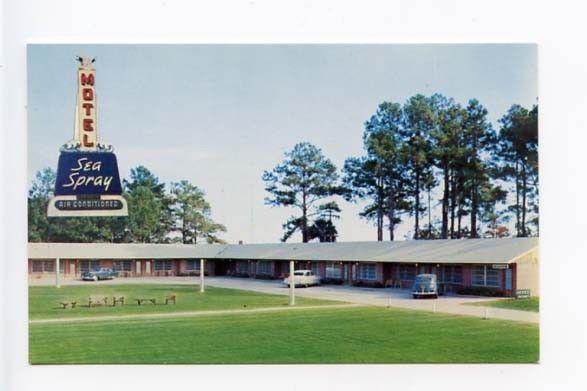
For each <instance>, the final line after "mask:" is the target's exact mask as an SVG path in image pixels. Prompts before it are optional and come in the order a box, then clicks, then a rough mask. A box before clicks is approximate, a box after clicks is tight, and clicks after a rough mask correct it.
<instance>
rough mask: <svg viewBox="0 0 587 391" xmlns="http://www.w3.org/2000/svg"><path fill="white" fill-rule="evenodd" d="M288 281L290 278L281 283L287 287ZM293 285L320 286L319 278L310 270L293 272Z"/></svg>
mask: <svg viewBox="0 0 587 391" xmlns="http://www.w3.org/2000/svg"><path fill="white" fill-rule="evenodd" d="M290 281H291V280H290V277H287V278H285V279H284V280H283V283H284V284H285V285H287V286H288V287H289V284H290ZM294 285H295V286H305V287H308V286H311V285H320V277H318V276H317V275H315V274H314V272H313V271H311V270H296V271H294Z"/></svg>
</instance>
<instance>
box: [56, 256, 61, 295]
mask: <svg viewBox="0 0 587 391" xmlns="http://www.w3.org/2000/svg"><path fill="white" fill-rule="evenodd" d="M59 261H60V259H59V258H55V287H56V288H61V282H60V281H59V268H60V265H59V263H60V262H59Z"/></svg>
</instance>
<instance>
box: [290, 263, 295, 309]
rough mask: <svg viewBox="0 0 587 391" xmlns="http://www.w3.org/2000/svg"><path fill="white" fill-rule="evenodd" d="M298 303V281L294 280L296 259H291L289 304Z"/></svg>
mask: <svg viewBox="0 0 587 391" xmlns="http://www.w3.org/2000/svg"><path fill="white" fill-rule="evenodd" d="M295 304H296V282H295V280H294V261H289V305H295Z"/></svg>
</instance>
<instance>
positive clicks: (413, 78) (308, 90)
mask: <svg viewBox="0 0 587 391" xmlns="http://www.w3.org/2000/svg"><path fill="white" fill-rule="evenodd" d="M78 55H82V56H90V57H95V58H96V62H95V64H94V66H95V69H96V93H97V106H98V111H97V115H98V119H97V127H98V137H99V139H100V140H101V141H103V142H108V143H111V144H113V146H114V150H115V153H116V156H117V158H118V163H119V170H120V175H121V179H122V178H126V177H128V176H129V173H130V169H131V168H132V167H136V166H138V165H144V166H146V167H147V168H149V169H150V170H151V171H152V172H153V173H154V174H155V175H157V176H158V177H159V178H160V180H161V181H162V182H165V183H167V184H169V183H170V182H172V181H179V180H182V179H186V180H188V181H190V182H192V183H193V184H195V185H197V186H198V187H200V188H202V189H203V190H204V191H205V193H206V198H207V200H208V201H209V202H210V204H211V206H212V217H213V219H214V220H215V221H217V222H220V223H222V224H224V225H225V226H226V227H227V232H226V233H225V234H222V235H220V236H221V237H222V238H223V239H224V240H226V241H228V242H229V243H236V242H238V241H239V240H242V241H244V242H245V243H269V242H276V241H278V240H279V239H280V238H281V236H282V233H283V231H282V224H283V223H284V222H285V221H286V220H287V218H288V217H289V216H291V215H295V214H297V211H296V210H294V209H289V208H283V207H270V206H268V205H266V204H265V202H264V198H265V197H266V196H267V194H266V192H265V190H264V183H263V181H262V179H261V176H262V173H263V171H264V170H271V169H272V168H273V167H275V166H276V165H277V164H278V163H280V162H281V161H282V160H283V158H284V153H285V152H286V151H288V150H291V149H292V148H293V146H294V145H295V144H296V143H298V142H301V141H308V142H311V143H313V144H315V145H316V146H318V147H319V148H321V149H322V151H323V153H324V155H325V156H326V157H328V158H330V159H331V160H332V161H333V162H334V164H335V165H336V166H337V167H338V168H342V166H343V164H344V160H345V159H346V158H348V157H351V156H360V155H361V154H362V153H363V151H362V134H363V130H364V126H363V125H364V123H365V121H366V120H367V119H369V117H370V116H371V115H372V114H373V113H374V112H375V111H376V109H377V106H378V104H379V103H381V102H383V101H393V102H399V103H404V102H405V101H406V100H407V99H408V98H409V97H411V96H413V95H415V94H418V93H421V94H424V95H431V94H434V93H441V94H443V95H445V96H448V97H452V98H454V99H455V100H456V101H457V102H459V103H462V104H464V105H465V104H466V103H467V101H468V100H469V99H471V98H476V99H478V100H479V101H480V102H481V103H482V104H483V105H484V106H485V107H486V108H487V110H488V112H489V115H488V117H489V119H490V121H491V122H492V124H493V126H494V128H495V129H498V126H499V125H498V122H497V120H498V119H499V118H500V117H501V116H503V114H505V112H506V111H507V110H508V108H509V107H510V106H511V105H512V104H520V105H522V106H524V107H528V108H529V107H531V106H532V105H533V104H536V103H537V102H538V86H537V48H536V46H535V45H531V44H519V45H513V44H499V45H497V44H495V45H488V44H486V45H472V44H468V45H465V44H463V45H454V44H453V45H438V44H437V45H407V44H406V45H29V46H28V50H27V63H28V70H27V71H28V91H27V93H28V105H27V109H28V167H27V173H28V181H29V184H30V183H32V181H33V180H34V176H35V174H36V172H37V171H39V170H40V169H42V168H44V167H52V168H54V169H56V167H57V159H58V157H59V147H60V146H61V145H62V144H64V143H65V142H66V141H68V140H70V139H71V138H72V137H73V125H74V110H75V99H76V74H77V65H78V63H77V62H76V61H75V58H76V56H78ZM337 201H338V202H339V205H340V206H341V208H342V210H343V211H342V214H341V219H340V221H338V222H337V223H336V225H337V228H338V231H339V238H338V240H339V241H361V240H376V230H375V227H374V226H373V225H372V224H371V223H370V222H367V221H365V220H363V219H360V218H359V216H358V213H359V212H360V211H361V210H362V208H363V207H364V204H363V203H360V202H359V203H349V202H346V201H344V200H342V199H337ZM432 213H433V217H439V215H440V209H439V207H438V206H437V205H436V206H434V208H433V212H432ZM426 219H427V217H426ZM404 220H405V221H404V223H402V224H401V225H400V227H399V228H398V229H397V230H396V238H400V239H401V238H403V237H404V236H405V235H409V234H410V233H411V232H413V226H412V225H413V222H412V219H411V218H409V217H407V216H406V217H405V218H404ZM291 240H292V241H300V237H299V236H294V237H293V238H292V239H291Z"/></svg>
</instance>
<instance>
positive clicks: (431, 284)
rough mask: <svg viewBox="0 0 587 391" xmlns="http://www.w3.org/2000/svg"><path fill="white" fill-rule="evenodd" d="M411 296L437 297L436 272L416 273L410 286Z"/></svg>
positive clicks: (418, 297) (415, 297)
mask: <svg viewBox="0 0 587 391" xmlns="http://www.w3.org/2000/svg"><path fill="white" fill-rule="evenodd" d="M412 297H413V298H414V299H420V298H424V297H431V298H434V299H436V298H437V297H438V287H437V285H436V274H418V275H417V276H416V280H414V285H413V286H412Z"/></svg>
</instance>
